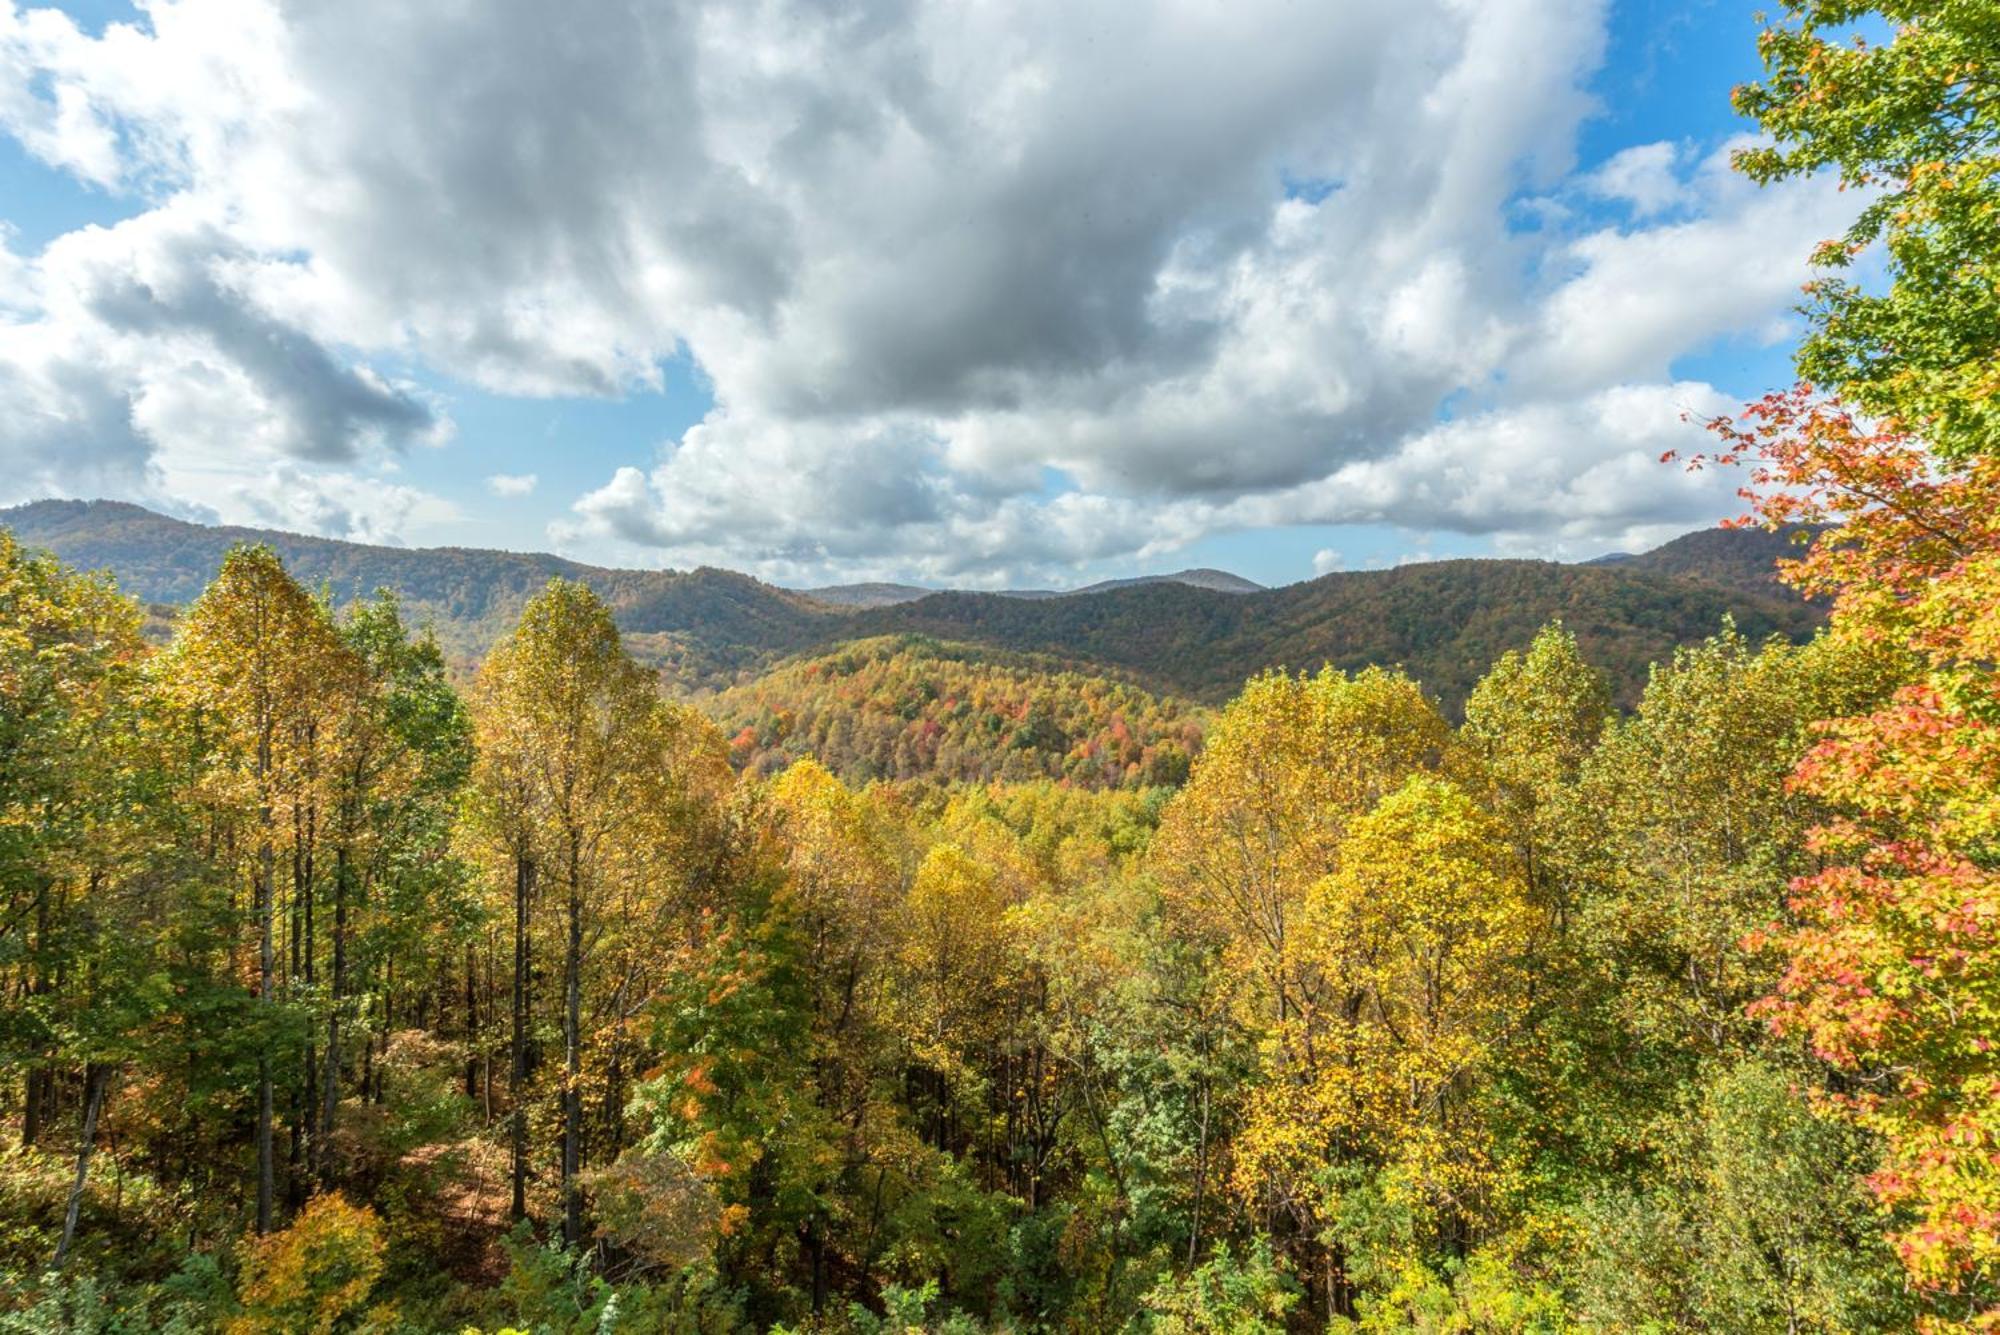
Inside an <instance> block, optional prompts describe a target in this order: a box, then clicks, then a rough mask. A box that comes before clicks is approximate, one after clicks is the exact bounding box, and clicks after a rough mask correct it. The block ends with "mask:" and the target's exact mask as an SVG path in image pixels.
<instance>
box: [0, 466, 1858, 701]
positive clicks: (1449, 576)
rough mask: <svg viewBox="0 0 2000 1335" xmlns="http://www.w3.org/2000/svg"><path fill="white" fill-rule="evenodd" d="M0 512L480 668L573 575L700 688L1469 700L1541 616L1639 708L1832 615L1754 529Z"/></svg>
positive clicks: (6, 520)
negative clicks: (468, 540)
mask: <svg viewBox="0 0 2000 1335" xmlns="http://www.w3.org/2000/svg"><path fill="white" fill-rule="evenodd" d="M0 524H8V525H12V526H13V527H14V530H15V532H16V534H17V536H18V537H19V538H20V539H21V540H22V541H23V542H25V543H28V544H29V545H31V546H37V547H43V548H46V549H48V550H50V551H53V552H54V553H55V554H56V555H58V556H60V557H61V558H63V559H64V560H65V561H67V562H69V563H70V564H72V565H74V566H76V567H78V568H79V569H84V570H107V571H109V572H111V573H112V574H113V575H115V576H116V577H117V579H118V582H119V586H120V587H121V588H122V589H123V590H125V591H126V592H127V593H130V594H132V595H134V596H136V597H138V598H140V599H141V600H143V601H146V602H149V603H160V604H173V603H185V602H187V601H188V600H189V599H191V598H192V597H193V596H194V594H195V593H196V592H197V591H198V590H199V589H200V588H201V587H202V586H203V585H204V583H205V582H206V581H207V580H208V579H209V578H210V577H211V576H212V575H213V573H214V572H215V570H216V569H217V568H219V566H220V564H221V561H222V559H223V556H224V554H225V553H226V552H227V551H228V549H229V547H230V545H231V544H232V543H234V542H240V541H253V542H262V543H266V544H268V545H270V546H271V547H272V549H273V550H274V551H276V552H277V553H278V554H279V555H280V556H282V557H283V558H284V559H285V561H286V563H287V568H288V569H291V570H293V571H295V572H296V574H297V577H298V578H299V580H300V581H301V582H302V583H304V584H305V585H306V586H307V587H310V588H314V589H319V588H322V587H323V588H325V589H327V590H328V591H330V592H331V594H332V595H333V597H334V599H335V600H336V602H337V603H346V602H348V601H351V600H354V599H357V598H365V597H367V596H369V595H371V594H372V593H374V592H375V591H376V590H377V589H383V588H386V589H389V590H391V591H392V592H394V593H396V594H397V596H398V597H399V598H400V599H401V600H402V603H403V606H404V609H405V612H406V615H408V616H409V617H410V619H411V620H412V621H413V622H414V623H417V624H430V625H432V626H434V627H435V628H436V631H437V635H438V639H439V643H440V644H441V645H442V646H443V648H444V649H445V651H446V654H447V656H448V657H451V658H453V659H455V660H458V661H460V662H463V663H467V664H469V663H471V662H472V661H474V660H476V659H477V657H478V656H479V655H480V654H482V653H483V652H484V651H485V649H486V647H487V646H488V645H490V644H491V643H492V642H493V641H494V639H495V638H497V636H498V635H499V634H501V633H502V632H503V631H504V628H505V626H506V625H507V624H508V623H509V622H510V621H511V619H512V618H513V617H515V616H516V615H518V614H519V611H520V609H521V607H522V606H523V605H524V604H525V602H526V601H527V598H528V597H529V596H530V594H532V592H533V591H534V590H535V589H536V588H538V587H539V586H540V584H541V583H543V582H545V581H546V580H548V579H549V578H550V577H551V576H558V575H559V576H561V577H563V578H568V579H574V580H578V581H580V582H582V583H584V584H587V585H588V586H590V587H591V588H592V589H593V590H595V591H596V592H597V593H598V595H599V596H600V597H601V598H603V600H604V602H605V604H606V605H607V606H608V607H610V608H611V611H612V615H613V616H614V617H615V618H616V620H617V622H618V625H619V628H620V629H621V630H622V631H623V632H624V633H625V635H626V636H627V637H628V639H629V641H630V643H631V645H632V648H633V651H634V652H635V653H636V654H637V655H638V656H639V657H640V658H641V659H643V660H645V661H647V662H649V663H654V664H658V665H661V666H664V667H666V668H667V669H669V671H670V672H671V674H672V675H673V677H674V679H675V680H677V681H679V682H681V683H683V684H685V685H687V686H689V687H691V688H711V689H712V688H719V687H723V686H728V685H731V684H736V683H738V682H740V681H742V680H744V679H746V678H747V677H749V676H752V675H754V674H755V673H757V672H759V671H762V670H764V669H766V668H768V667H770V666H771V665H773V664H774V663H776V662H778V661H780V660H782V659H783V658H786V657H789V656H791V655H794V654H800V653H806V652H810V651H823V650H825V649H828V648H831V647H832V646H835V645H838V644H841V643H843V642H845V641H849V640H854V639H867V638H873V637H877V636H884V635H892V636H893V635H905V634H911V633H915V634H921V635H926V636H929V637H931V638H934V639H938V640H943V641H950V642H952V643H956V644H965V645H978V646H983V647H985V648H989V649H994V650H999V651H1002V652H1005V653H1015V654H1023V653H1025V654H1039V655H1048V656H1054V657H1057V658H1060V659H1062V660H1064V661H1065V662H1066V663H1067V664H1069V665H1070V666H1071V667H1072V668H1073V669H1075V670H1077V671H1079V672H1081V673H1084V674H1086V675H1107V674H1108V675H1112V676H1118V677H1128V676H1129V677H1132V678H1135V679H1136V680H1137V681H1139V682H1141V683H1143V684H1144V685H1145V686H1147V687H1148V688H1149V689H1152V690H1154V691H1156V692H1158V693H1161V694H1171V695H1180V696H1186V697H1189V698H1191V699H1196V700H1200V701H1203V702H1206V703H1210V704H1214V703H1219V702H1221V701H1223V700H1226V699H1227V698H1228V697H1229V696H1230V695H1231V694H1232V693H1233V692H1234V691H1235V690H1236V688H1237V687H1238V686H1239V685H1240V684H1241V683H1242V681H1243V680H1244V679H1245V678H1246V677H1248V676H1250V675H1252V674H1254V673H1257V672H1261V671H1263V670H1264V669H1266V668H1268V667H1273V666H1290V667H1294V668H1316V667H1318V666H1320V665H1321V664H1323V663H1332V664H1333V665H1335V666H1336V667H1342V668H1349V669H1352V668H1357V667H1361V666H1364V665H1367V664H1401V665H1403V666H1406V667H1408V668H1409V670H1410V671H1411V672H1412V673H1413V674H1415V675H1417V676H1418V677H1420V678H1421V679H1422V680H1423V681H1424V682H1425V683H1426V685H1427V686H1429V688H1430V689H1431V690H1433V691H1435V692H1437V693H1438V695H1439V696H1440V697H1441V698H1442V699H1443V700H1444V701H1445V702H1446V705H1447V707H1448V708H1452V709H1456V708H1457V707H1458V706H1459V704H1460V703H1461V702H1462V701H1463V700H1464V698H1465V693H1466V691H1467V690H1469V689H1470V688H1471V685H1472V683H1473V681H1474V680H1476V679H1477V677H1478V675H1479V674H1480V672H1482V671H1483V670H1484V668H1485V665H1486V664H1487V663H1488V662H1489V661H1490V660H1491V659H1492V658H1493V657H1494V656H1495V655H1496V654H1498V653H1500V652H1501V651H1503V650H1505V649H1510V648H1521V647H1523V646H1525V645H1526V644H1527V642H1528V639H1529V637H1531V636H1532V635H1533V634H1534V632H1535V628H1536V627H1538V626H1540V625H1542V624H1543V623H1545V622H1547V621H1549V620H1551V619H1554V618H1561V619H1562V620H1563V622H1564V623H1565V624H1566V625H1568V626H1570V627H1571V628H1572V629H1573V630H1574V632H1575V633H1576V634H1577V636H1578V637H1579V639H1580V640H1581V641H1582V642H1583V643H1584V644H1585V646H1586V647H1587V648H1588V649H1589V650H1590V652H1591V653H1592V654H1593V655H1594V657H1595V658H1596V660H1597V661H1599V662H1601V663H1602V664H1603V665H1604V667H1605V669H1606V670H1607V671H1609V672H1610V673H1611V675H1612V681H1613V683H1614V688H1615V693H1616V695H1617V697H1618V699H1619V700H1620V701H1621V702H1623V703H1628V704H1629V703H1630V702H1631V701H1632V700H1633V699H1636V698H1637V695H1638V691H1639V689H1640V687H1641V686H1643V685H1644V683H1645V675H1646V667H1647V665H1648V664H1649V663H1651V662H1652V661H1654V660H1655V659H1657V658H1660V657H1661V656H1663V655H1665V654H1668V653H1671V652H1672V650H1673V648H1674V646H1676V645H1680V644H1687V643H1691V642H1693V641H1695V640H1698V639H1700V638H1701V637H1703V636H1705V635H1708V634H1710V633H1711V632H1712V631H1714V629H1715V628H1716V627H1717V626H1718V625H1719V624H1720V623H1721V621H1722V618H1723V616H1724V615H1730V616H1733V617H1734V618H1735V620H1736V623H1737V625H1738V626H1740V627H1741V628H1743V629H1744V631H1745V632H1746V633H1749V634H1751V635H1753V636H1759V637H1761V636H1762V635H1765V634H1767V633H1778V634H1783V635H1787V636H1790V637H1793V638H1801V637H1803V636H1805V635H1807V634H1809V633H1810V632H1811V630H1812V628H1813V627H1814V626H1816V625H1817V624H1818V623H1819V621H1820V620H1821V619H1822V613H1821V611H1820V610H1818V609H1816V608H1814V607H1813V606H1811V605H1809V604H1808V603H1806V602H1804V601H1803V600H1801V599H1800V598H1799V597H1798V596H1797V595H1796V594H1794V593H1792V592H1790V591H1788V590H1785V589H1782V588H1780V587H1778V586H1777V585H1775V584H1774V583H1772V582H1771V581H1769V580H1765V579H1762V578H1761V577H1759V576H1758V575H1756V574H1755V572H1756V571H1760V570H1769V569H1770V568H1772V567H1773V566H1774V563H1775V561H1776V559H1777V558H1778V556H1779V555H1780V554H1781V553H1783V552H1785V551H1788V550H1791V549H1790V547H1789V546H1788V544H1786V543H1784V542H1783V541H1776V542H1774V541H1773V539H1772V537H1771V535H1767V534H1763V533H1761V532H1754V531H1740V530H1717V531H1715V532H1713V533H1706V534H1691V535H1689V536H1688V537H1685V538H1681V539H1678V540H1676V541H1675V542H1672V543H1668V544H1666V545H1665V546H1664V547H1662V548H1659V549H1657V550H1656V551H1654V552H1649V553H1647V554H1645V555H1644V556H1642V557H1638V558H1633V559H1631V560H1629V561H1626V562H1622V563H1619V564H1616V565H1608V566H1607V565H1562V564H1558V563H1555V562H1548V561H1516V560H1464V561H1439V562H1431V563H1422V564H1416V565H1407V566H1403V567H1400V568H1398V569H1394V570H1378V571H1352V572H1343V573H1337V574H1331V575H1324V576H1321V577H1320V578H1318V579H1314V580H1308V581H1305V582H1303V583H1299V584H1292V585H1288V586H1286V587H1284V588H1281V589H1266V590H1260V591H1246V590H1245V589H1243V588H1241V587H1235V586H1232V587H1229V588H1227V589H1221V588H1210V587H1200V586H1197V585H1192V584H1187V583H1182V582H1179V581H1178V579H1165V580H1153V581H1114V582H1112V585H1111V586H1109V587H1099V588H1096V589H1095V590H1090V591H1083V592H1079V593H1076V594H1072V595H1068V596H1064V597H1041V596H1037V597H1026V596H1022V595H1018V594H1013V595H1010V594H997V593H961V592H947V593H933V594H929V595H927V596H925V597H922V598H915V599H903V600H900V601H897V602H894V603H892V604H884V603H880V602H879V601H873V600H871V599H867V598H864V599H862V600H861V601H860V602H858V603H853V604H847V605H834V604H829V603H823V602H818V601H815V600H813V599H812V598H809V597H807V596H806V595H804V594H799V593H794V592H792V591H790V590H785V589H778V588H774V587H772V586H771V585H768V584H764V583H761V582H759V581H757V580H754V579H752V578H750V577H749V576H747V575H740V574H735V573H733V572H730V571H725V570H710V569H703V570H695V571H691V572H684V573H683V572H675V571H631V570H601V569H596V568H594V567H587V566H580V565H577V564H575V563H573V562H569V561H564V560H562V559H560V558H558V557H552V556H530V555H520V554H516V553H512V552H482V551H470V550H462V549H452V548H443V549H431V550H406V549H402V548H394V547H369V546H363V545H360V544H355V543H344V542H334V541H330V540H327V539H322V538H305V537H299V536H297V535H294V534H283V533H272V532H265V531H261V530H256V531H253V530H240V529H228V528H210V527H205V526H202V525H197V524H187V523H183V522H181V521H179V520H174V519H168V518H166V517H164V516H161V515H155V514H152V513H151V512H149V511H146V510H143V509H141V508H139V507H137V506H131V505H121V504H116V503H112V502H104V501H93V502H79V501H42V502H36V503H35V504H33V505H28V506H23V507H17V508H16V509H14V510H10V511H4V512H0ZM1189 573H1190V574H1193V575H1201V574H1203V573H1204V572H1189ZM1206 573H1207V574H1211V575H1212V574H1215V573H1216V572H1206ZM1210 582H1211V583H1212V582H1213V581H1210Z"/></svg>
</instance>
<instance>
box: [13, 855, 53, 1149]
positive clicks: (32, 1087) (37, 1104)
mask: <svg viewBox="0 0 2000 1335" xmlns="http://www.w3.org/2000/svg"><path fill="white" fill-rule="evenodd" d="M48 944H49V883H48V880H47V878H45V877H37V878H36V883H35V949H36V951H38V952H39V951H41V950H44V949H46V948H47V947H48ZM47 990H48V975H47V972H46V971H45V970H43V969H36V970H35V974H34V977H33V979H32V981H30V982H29V984H28V995H29V996H31V997H32V996H39V995H41V994H42V993H43V992H45V991H47ZM54 1083H55V1082H54V1078H53V1076H52V1075H51V1074H50V1072H49V1070H48V1068H47V1067H46V1066H43V1065H41V1064H40V1063H35V1064H31V1065H30V1066H29V1067H28V1073H27V1076H26V1077H25V1078H24V1079H23V1081H22V1090H21V1092H22V1103H21V1148H23V1149H29V1148H32V1147H33V1146H34V1144H35V1142H36V1141H38V1140H40V1139H41V1138H42V1114H43V1112H44V1110H45V1105H46V1104H47V1102H48V1097H49V1090H50V1088H51V1087H52V1086H53V1084H54Z"/></svg>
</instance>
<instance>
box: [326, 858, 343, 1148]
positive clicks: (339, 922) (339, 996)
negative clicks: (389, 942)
mask: <svg viewBox="0 0 2000 1335" xmlns="http://www.w3.org/2000/svg"><path fill="white" fill-rule="evenodd" d="M347 870H348V865H347V845H346V844H344V843H343V844H342V845H341V846H340V847H339V848H337V849H335V850H334V855H333V1004H332V1005H331V1006H329V1007H328V1008H327V1013H326V1067H325V1072H324V1076H323V1078H322V1079H321V1082H320V1114H319V1133H320V1137H321V1139H322V1140H324V1141H331V1139H332V1137H333V1117H334V1110H335V1109H336V1108H338V1107H339V1106H340V1018H341V1009H342V1008H343V1007H344V1006H346V1004H347ZM319 1159H320V1165H319V1166H320V1178H321V1180H322V1181H330V1180H331V1178H332V1175H333V1170H332V1165H331V1163H330V1162H329V1160H328V1158H327V1156H326V1153H325V1150H324V1148H322V1150H321V1152H320V1156H319Z"/></svg>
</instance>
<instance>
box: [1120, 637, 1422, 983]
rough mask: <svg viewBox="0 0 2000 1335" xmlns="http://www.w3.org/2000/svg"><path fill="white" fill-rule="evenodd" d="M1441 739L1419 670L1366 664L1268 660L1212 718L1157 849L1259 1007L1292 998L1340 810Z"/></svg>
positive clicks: (1409, 768)
mask: <svg viewBox="0 0 2000 1335" xmlns="http://www.w3.org/2000/svg"><path fill="white" fill-rule="evenodd" d="M1448 741H1449V733H1448V730H1447V729H1446V727H1445V723H1444V720H1443V719H1442V718H1440V717H1439V716H1438V713H1437V711H1436V710H1435V709H1433V708H1432V707H1431V704H1430V702H1429V701H1428V700H1426V699H1425V698H1424V695H1423V693H1422V691H1421V690H1420V689H1419V688H1418V686H1417V685H1416V683H1414V682H1412V681H1411V680H1410V679H1409V678H1407V677H1404V676H1402V675H1401V674H1400V673H1393V672H1385V671H1382V670H1380V669H1375V668H1371V669H1369V670H1367V671H1365V672H1362V673H1360V674H1358V675H1356V676H1354V677H1351V678H1350V677H1348V676H1346V675H1345V674H1342V673H1339V672H1335V671H1333V670H1332V669H1327V670H1324V671H1322V672H1320V673H1319V674H1318V675H1317V676H1298V677H1293V676H1290V675H1288V674H1286V673H1282V672H1274V673H1267V674H1265V675H1264V676H1261V677H1257V678H1254V679H1253V680H1251V681H1250V682H1249V683H1248V684H1246V685H1245V687H1244V689H1243V694H1242V695H1241V696H1239V697H1238V698H1237V699H1236V701H1235V702H1234V703H1232V704H1231V705H1230V706H1229V708H1228V709H1226V710H1224V711H1223V713H1222V716H1221V717H1220V718H1219V719H1217V720H1216V724H1215V727H1214V730H1213V731H1212V733H1211V734H1210V737H1209V741H1208V746H1207V749H1206V750H1205V751H1204V752H1203V754H1202V756H1201V759H1200V760H1199V761H1198V762H1196V764H1195V767H1194V772H1193V775H1192V777H1191V778H1190V779H1189V781H1188V786H1187V787H1186V788H1185V789H1183V790H1182V791H1181V793H1180V794H1179V795H1178V796H1177V797H1176V798H1175V799H1174V802H1173V804H1172V805H1171V806H1170V807H1169V808H1168V809H1167V812H1166V814H1165V816H1164V818H1163V820H1162V822H1161V826H1160V834H1159V838H1158V839H1157V840H1156V841H1155V843H1154V845H1153V854H1152V862H1153V866H1154V868H1155V870H1156V873H1157V875H1158V876H1159V878H1160V882H1161V887H1162V891H1163V894H1164V896H1165V898H1166V901H1167V904H1168V906H1169V908H1170V909H1171V910H1172V911H1173V912H1174V913H1175V914H1176V915H1177V917H1178V919H1179V920H1180V922H1181V923H1182V925H1183V927H1184V929H1185V930H1186V931H1188V932H1189V934H1190V935H1191V936H1194V937H1197V938H1200V939H1203V940H1206V941H1209V942H1211V943H1213V944H1215V945H1217V946H1219V947H1221V948H1222V950H1223V951H1224V953H1225V955H1226V956H1228V957H1229V958H1230V959H1231V961H1232V962H1233V963H1235V964H1236V965H1237V966H1238V967H1240V968H1242V969H1243V970H1245V971H1246V972H1247V973H1248V974H1249V975H1251V976H1252V977H1253V978H1254V979H1255V980H1256V982H1257V987H1256V993H1257V998H1258V1004H1259V1005H1260V1006H1261V1007H1263V1014H1262V1015H1261V1016H1260V1020H1262V1021H1264V1022H1271V1021H1275V1022H1283V1021H1284V1020H1286V1019H1288V1018H1290V1017H1291V1016H1292V1015H1294V1014H1295V1013H1296V1012H1297V1010H1298V1007H1299V1000H1300V999H1299V997H1298V994H1297V992H1298V983H1297V980H1296V979H1295V978H1294V977H1293V976H1292V944H1293V943H1292V935H1293V932H1294V930H1295V926H1296V921H1297V916H1298V912H1299V908H1300V905H1301V904H1302V903H1303V902H1304V900H1305V896H1306V892H1307V890H1308V889H1309V888H1310V887H1311V886H1312V885H1314V884H1315V883H1316V882H1317V881H1318V880H1319V879H1320V878H1321V877H1322V876H1324V875H1326V874H1327V873H1328V872H1330V871H1332V870H1333V869H1334V868H1335V866H1336V865H1337V864H1338V849H1339V845H1340V840H1341V838H1342V836H1343V835H1344V834H1345V832H1346V828H1347V823H1348V822H1349V821H1350V820H1352V819H1353V818H1354V817H1356V816H1358V815H1361V814H1362V813H1365V812H1366V811H1368V810H1370V809H1371V808H1372V807H1373V806H1374V805H1375V803H1376V802H1377V801H1379V800H1380V799H1381V798H1382V797H1384V796H1386V795H1387V794H1389V793H1390V792H1393V791H1395V789H1396V788H1398V787H1400V786H1401V785H1402V783H1403V780H1404V779H1405V778H1406V777H1407V776H1408V775H1409V774H1411V773H1412V772H1414V771H1416V770H1418V769H1422V768H1427V767H1431V766H1435V765H1437V764H1438V763H1440V761H1441V760H1442V758H1443V754H1444V751H1445V749H1446V746H1447V744H1448Z"/></svg>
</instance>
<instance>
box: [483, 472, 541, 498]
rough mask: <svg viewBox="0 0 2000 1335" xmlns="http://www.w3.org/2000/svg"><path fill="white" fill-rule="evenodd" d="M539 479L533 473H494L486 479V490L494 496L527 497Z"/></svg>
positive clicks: (539, 481) (538, 482)
mask: <svg viewBox="0 0 2000 1335" xmlns="http://www.w3.org/2000/svg"><path fill="white" fill-rule="evenodd" d="M540 483H541V479H540V478H539V477H536V476H535V475H534V474H533V473H494V474H491V475H489V476H488V477H487V479H486V489H487V490H488V491H490V492H492V493H493V494H494V495H495V496H528V495H531V494H533V492H534V490H535V488H536V486H538V485H539V484H540Z"/></svg>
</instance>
